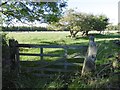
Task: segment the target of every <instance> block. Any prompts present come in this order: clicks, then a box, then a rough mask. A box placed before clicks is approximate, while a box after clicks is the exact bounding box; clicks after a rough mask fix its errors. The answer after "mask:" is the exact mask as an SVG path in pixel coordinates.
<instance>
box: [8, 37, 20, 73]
mask: <svg viewBox="0 0 120 90" xmlns="http://www.w3.org/2000/svg"><path fill="white" fill-rule="evenodd" d="M17 46H18V42H17V41H15V39H10V40H9V48H10V60H11V70H15V69H17V70H18V71H19V67H20V61H19V48H18V47H17Z"/></svg>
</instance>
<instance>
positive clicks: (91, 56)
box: [82, 36, 97, 75]
mask: <svg viewBox="0 0 120 90" xmlns="http://www.w3.org/2000/svg"><path fill="white" fill-rule="evenodd" d="M96 54H97V46H96V43H95V42H94V37H93V36H90V37H89V47H88V52H87V56H86V58H85V60H84V64H83V68H82V75H85V74H88V73H89V72H93V71H95V60H96Z"/></svg>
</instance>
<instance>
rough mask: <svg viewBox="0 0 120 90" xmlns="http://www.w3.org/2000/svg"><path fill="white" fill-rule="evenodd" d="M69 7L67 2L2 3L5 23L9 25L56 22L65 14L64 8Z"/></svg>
mask: <svg viewBox="0 0 120 90" xmlns="http://www.w3.org/2000/svg"><path fill="white" fill-rule="evenodd" d="M66 6H67V2H66V1H65V2H27V1H20V2H12V1H6V2H2V4H1V5H0V7H2V10H0V12H1V13H2V17H3V19H4V20H3V21H4V22H5V23H6V24H7V25H9V24H11V23H13V21H16V22H19V21H20V22H23V23H27V22H34V21H39V22H41V23H42V22H46V23H51V22H56V21H58V20H59V18H60V16H61V15H62V14H63V8H65V7H66Z"/></svg>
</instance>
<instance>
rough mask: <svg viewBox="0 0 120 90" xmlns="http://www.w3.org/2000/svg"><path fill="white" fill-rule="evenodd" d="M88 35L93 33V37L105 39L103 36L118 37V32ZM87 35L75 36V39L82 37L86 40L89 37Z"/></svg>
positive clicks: (119, 35)
mask: <svg viewBox="0 0 120 90" xmlns="http://www.w3.org/2000/svg"><path fill="white" fill-rule="evenodd" d="M90 35H93V36H94V37H95V38H99V39H105V38H113V39H114V38H120V34H117V35H116V34H109V35H104V34H89V36H90ZM89 36H84V37H82V36H79V35H78V36H76V37H75V39H84V40H88V39H89Z"/></svg>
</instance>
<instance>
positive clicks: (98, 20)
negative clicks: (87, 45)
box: [93, 15, 109, 33]
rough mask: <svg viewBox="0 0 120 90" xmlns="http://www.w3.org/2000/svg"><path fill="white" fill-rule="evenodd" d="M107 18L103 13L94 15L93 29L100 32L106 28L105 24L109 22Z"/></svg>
mask: <svg viewBox="0 0 120 90" xmlns="http://www.w3.org/2000/svg"><path fill="white" fill-rule="evenodd" d="M108 20H109V19H108V18H107V17H106V16H105V15H100V16H96V17H95V18H94V25H93V26H94V27H93V29H94V30H97V31H100V33H101V31H104V30H105V29H106V28H107V25H108V24H109V23H108Z"/></svg>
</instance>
